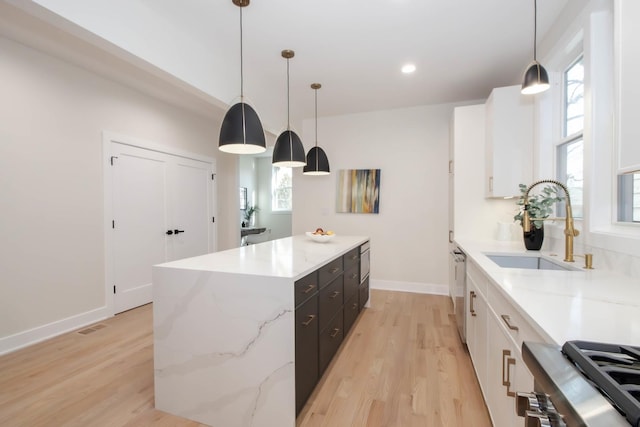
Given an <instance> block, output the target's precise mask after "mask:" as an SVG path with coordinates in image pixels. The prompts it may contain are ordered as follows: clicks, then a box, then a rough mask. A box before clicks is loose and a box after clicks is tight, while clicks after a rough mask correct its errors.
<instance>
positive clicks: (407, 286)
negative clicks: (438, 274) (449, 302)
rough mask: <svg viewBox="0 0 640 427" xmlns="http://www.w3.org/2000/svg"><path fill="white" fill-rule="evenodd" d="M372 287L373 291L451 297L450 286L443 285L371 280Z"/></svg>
mask: <svg viewBox="0 0 640 427" xmlns="http://www.w3.org/2000/svg"><path fill="white" fill-rule="evenodd" d="M370 287H371V289H380V290H385V291H400V292H413V293H417V294H432V295H445V296H449V285H442V284H433V283H419V282H400V281H395V280H370Z"/></svg>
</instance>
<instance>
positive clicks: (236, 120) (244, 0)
mask: <svg viewBox="0 0 640 427" xmlns="http://www.w3.org/2000/svg"><path fill="white" fill-rule="evenodd" d="M232 2H233V4H235V5H236V6H238V7H239V8H240V102H238V103H237V104H235V105H233V106H232V107H231V108H230V109H229V111H227V114H225V116H224V119H223V120H222V127H221V128H220V138H219V141H218V148H219V149H220V151H224V152H225V153H233V154H258V153H263V152H265V151H266V150H267V144H266V141H265V138H264V129H263V128H262V123H260V118H259V117H258V113H256V110H254V109H253V108H252V107H251V106H250V105H249V104H247V103H245V102H244V77H243V73H244V70H243V63H242V62H243V61H242V8H243V7H245V6H249V2H250V0H232Z"/></svg>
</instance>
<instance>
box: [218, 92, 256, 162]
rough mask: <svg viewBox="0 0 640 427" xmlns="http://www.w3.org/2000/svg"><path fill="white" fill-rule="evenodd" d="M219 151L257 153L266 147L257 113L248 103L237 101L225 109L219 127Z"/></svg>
mask: <svg viewBox="0 0 640 427" xmlns="http://www.w3.org/2000/svg"><path fill="white" fill-rule="evenodd" d="M218 148H219V149H220V151H224V152H225V153H234V154H258V153H263V152H264V151H266V149H267V144H266V141H265V138H264V130H263V129H262V123H260V118H259V117H258V113H256V110H254V109H253V108H252V107H251V106H250V105H249V104H246V103H244V102H238V103H237V104H235V105H234V106H233V107H231V108H230V109H229V111H227V114H225V116H224V120H222V127H221V128H220V142H219V144H218Z"/></svg>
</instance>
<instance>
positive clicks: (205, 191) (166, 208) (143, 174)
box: [108, 142, 214, 313]
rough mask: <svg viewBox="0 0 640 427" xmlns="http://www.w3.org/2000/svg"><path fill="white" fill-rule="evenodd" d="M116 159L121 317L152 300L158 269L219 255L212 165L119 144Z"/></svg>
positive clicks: (117, 308)
mask: <svg viewBox="0 0 640 427" xmlns="http://www.w3.org/2000/svg"><path fill="white" fill-rule="evenodd" d="M111 156H112V157H111V159H112V162H113V165H112V167H111V170H112V180H113V217H114V219H113V221H114V222H113V227H112V230H111V232H112V233H113V239H112V241H113V247H112V250H113V256H112V259H113V266H112V271H113V278H112V280H113V282H114V283H113V292H114V313H120V312H122V311H125V310H129V309H131V308H134V307H138V306H140V305H143V304H147V303H149V302H151V301H152V299H153V294H152V283H151V267H152V266H153V265H155V264H161V263H163V262H167V261H172V260H175V259H181V258H186V257H192V256H196V255H202V254H205V253H208V252H211V251H213V250H214V236H213V230H214V227H213V225H214V224H213V213H212V212H213V209H214V206H213V192H212V186H213V183H212V176H213V175H212V174H213V165H212V163H210V162H205V161H200V160H194V159H188V158H185V157H181V156H176V155H171V154H167V153H163V152H159V151H155V150H151V149H146V148H141V147H135V146H131V145H127V144H121V143H117V142H111ZM108 268H109V267H108ZM109 286H110V284H109Z"/></svg>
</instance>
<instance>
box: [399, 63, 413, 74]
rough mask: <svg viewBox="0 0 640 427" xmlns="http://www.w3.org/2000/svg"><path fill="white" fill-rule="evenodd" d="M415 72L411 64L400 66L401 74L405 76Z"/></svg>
mask: <svg viewBox="0 0 640 427" xmlns="http://www.w3.org/2000/svg"><path fill="white" fill-rule="evenodd" d="M415 70H416V66H415V65H413V64H406V65H403V66H402V72H403V73H405V74H411V73H413V72H414V71H415Z"/></svg>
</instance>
